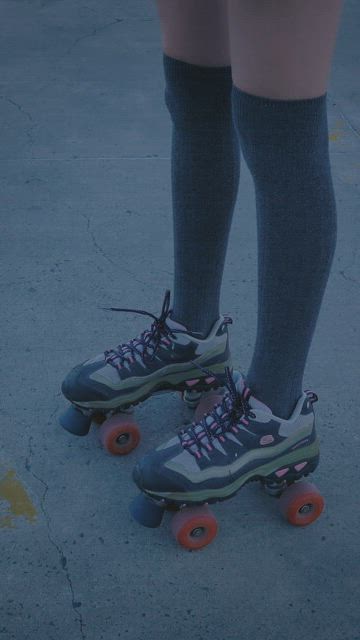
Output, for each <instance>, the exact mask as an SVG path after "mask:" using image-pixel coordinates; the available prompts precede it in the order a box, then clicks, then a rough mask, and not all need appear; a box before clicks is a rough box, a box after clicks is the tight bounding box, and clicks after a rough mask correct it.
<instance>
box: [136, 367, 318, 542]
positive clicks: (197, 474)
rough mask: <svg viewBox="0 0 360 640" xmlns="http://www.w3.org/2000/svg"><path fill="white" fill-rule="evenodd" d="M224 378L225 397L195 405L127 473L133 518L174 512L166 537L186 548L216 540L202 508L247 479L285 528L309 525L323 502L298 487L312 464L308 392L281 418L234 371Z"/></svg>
mask: <svg viewBox="0 0 360 640" xmlns="http://www.w3.org/2000/svg"><path fill="white" fill-rule="evenodd" d="M207 373H208V374H210V373H211V371H209V370H207ZM226 378H227V381H226V383H225V387H227V391H226V392H225V393H223V394H222V395H220V394H219V395H217V396H216V395H215V396H214V397H213V401H212V407H209V403H208V402H207V406H205V401H204V400H202V401H201V402H200V404H199V406H198V408H197V410H196V414H195V420H194V422H192V423H191V424H189V425H188V426H187V427H185V428H184V429H182V430H181V431H180V433H179V434H178V435H176V436H174V437H172V438H171V439H169V440H168V441H167V442H164V443H162V444H161V445H160V446H158V447H157V448H156V449H153V450H152V451H149V452H148V453H147V454H146V455H145V456H144V457H143V458H142V459H141V460H140V461H139V462H138V463H137V465H136V466H135V468H134V472H133V478H134V481H135V483H136V484H137V486H138V487H139V489H140V490H141V493H140V495H139V496H138V497H137V498H135V500H134V501H133V502H132V504H131V507H130V511H131V513H132V515H133V517H134V518H135V519H136V520H137V521H138V522H139V523H140V524H143V525H145V526H148V527H156V526H159V525H160V523H161V520H162V516H163V513H164V511H165V510H166V509H171V510H177V511H178V513H177V514H176V515H175V516H174V518H173V521H172V529H173V533H174V535H175V537H176V539H177V541H178V542H179V543H180V544H182V545H183V546H185V547H186V548H188V549H199V548H201V547H203V546H206V545H207V544H209V542H211V540H212V539H213V538H214V537H215V535H216V531H217V524H216V519H215V517H214V516H213V515H212V513H211V512H210V510H209V509H208V507H207V504H209V503H213V502H218V501H222V500H227V499H228V498H231V497H232V496H234V495H235V494H236V493H237V492H238V491H239V490H240V489H241V488H242V487H243V486H245V484H247V483H248V482H251V481H253V480H259V481H260V482H261V483H262V484H263V485H264V486H265V488H266V490H267V492H268V493H269V494H270V495H273V496H277V497H279V498H280V508H281V510H282V513H283V515H285V517H286V518H287V520H288V521H289V522H290V523H291V524H294V525H301V526H304V525H307V524H310V523H311V522H313V521H314V520H316V518H318V517H319V515H320V513H321V511H322V508H323V504H324V501H323V499H322V497H321V495H320V493H319V491H318V490H317V489H316V487H315V486H314V485H312V484H310V483H307V482H298V481H299V480H300V479H301V478H302V477H303V476H306V475H308V474H309V473H311V472H313V471H314V470H315V469H316V467H317V465H318V462H319V441H318V438H317V435H316V430H315V418H314V411H313V407H312V405H313V403H314V402H316V401H317V399H318V398H317V396H316V394H315V393H313V392H312V391H305V392H303V394H302V396H301V397H300V398H299V400H298V402H297V405H296V407H295V409H294V411H293V414H292V415H291V416H290V418H289V419H288V420H284V419H282V418H279V417H277V416H276V415H274V414H273V413H272V411H271V409H270V407H268V406H267V405H265V404H264V403H263V402H261V401H260V400H258V399H257V398H255V397H254V396H253V394H252V392H251V390H250V389H249V387H248V386H247V384H246V381H245V378H244V376H243V375H242V374H241V373H240V372H238V371H235V372H232V373H230V369H229V368H227V369H226ZM202 409H204V411H203V412H202ZM201 412H202V413H201Z"/></svg>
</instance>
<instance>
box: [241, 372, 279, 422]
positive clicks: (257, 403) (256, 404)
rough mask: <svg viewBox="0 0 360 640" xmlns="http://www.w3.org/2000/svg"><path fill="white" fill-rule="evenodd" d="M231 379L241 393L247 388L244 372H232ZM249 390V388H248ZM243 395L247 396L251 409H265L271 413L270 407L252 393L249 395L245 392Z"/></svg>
mask: <svg viewBox="0 0 360 640" xmlns="http://www.w3.org/2000/svg"><path fill="white" fill-rule="evenodd" d="M233 379H234V382H235V387H236V389H237V391H238V392H239V393H241V394H243V392H244V391H245V389H248V388H249V387H248V386H247V384H246V380H245V376H244V374H243V373H241V372H240V371H235V372H233ZM250 392H251V389H250ZM245 397H246V398H249V405H250V407H251V408H252V409H255V410H256V409H258V410H261V411H265V413H272V411H271V409H270V407H268V406H267V404H265V403H264V402H261V400H258V399H257V398H255V396H253V395H251V396H250V397H249V392H247V393H246V396H245Z"/></svg>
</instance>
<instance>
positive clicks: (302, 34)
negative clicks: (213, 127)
mask: <svg viewBox="0 0 360 640" xmlns="http://www.w3.org/2000/svg"><path fill="white" fill-rule="evenodd" d="M155 2H156V6H157V10H158V15H159V19H160V27H161V34H162V46H163V50H164V52H165V53H166V54H167V55H169V56H172V57H174V58H177V59H178V60H183V61H185V62H190V63H192V64H197V65H203V66H214V67H221V66H230V65H231V68H232V78H233V83H234V85H235V86H236V87H238V88H239V89H242V90H243V91H246V92H247V93H251V94H253V95H257V96H263V97H267V98H273V99H279V100H300V99H306V98H314V97H317V96H320V95H323V94H324V93H325V92H326V91H327V86H328V81H329V75H330V70H331V62H332V57H333V52H334V48H335V43H336V36H337V31H338V27H339V23H340V20H341V12H342V8H343V4H344V0H155Z"/></svg>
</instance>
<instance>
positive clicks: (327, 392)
mask: <svg viewBox="0 0 360 640" xmlns="http://www.w3.org/2000/svg"><path fill="white" fill-rule="evenodd" d="M2 14H3V17H2V24H3V28H2V34H1V43H2V44H1V49H2V55H1V61H0V65H1V76H0V77H1V81H0V82H1V92H0V93H1V95H0V110H1V128H2V132H1V147H0V154H1V171H0V180H1V193H2V215H1V235H0V241H1V245H2V262H1V273H0V277H1V351H2V364H3V366H2V372H1V387H2V393H1V396H2V397H1V445H0V446H1V449H0V527H1V530H0V537H1V549H2V551H1V557H0V568H1V576H2V577H1V587H0V636H1V638H2V639H3V640H10V639H13V638H15V639H16V640H30V639H31V640H35V639H36V640H40V639H41V640H42V639H46V640H64V639H66V640H77V639H78V638H79V639H84V638H86V639H87V640H102V639H104V640H115V639H116V638H120V637H121V638H129V639H131V640H135V639H136V640H142V639H146V640H147V639H148V638H154V639H155V638H159V639H161V640H162V639H165V638H169V637H171V638H174V640H175V639H179V640H183V639H185V638H192V639H194V640H205V639H207V638H215V639H216V640H238V639H240V638H241V640H250V639H251V640H254V639H257V638H266V640H285V639H288V638H291V639H292V640H297V639H300V638H309V637H312V638H317V639H319V640H325V639H328V638H330V639H331V640H359V638H360V630H359V629H360V620H359V604H360V603H359V595H358V594H359V591H358V590H359V577H360V576H359V560H360V557H359V525H360V522H359V496H358V487H359V422H360V416H359V401H358V394H359V367H358V363H359V333H358V326H359V285H360V275H359V252H358V251H359V231H360V221H359V173H360V140H359V131H360V92H359V83H358V78H359V63H360V56H359V46H358V43H359V35H358V34H359V26H360V5H359V3H358V2H356V0H349V1H348V2H346V3H345V8H344V13H343V21H342V25H341V29H340V33H339V37H338V41H337V48H336V53H335V58H334V64H333V70H332V77H331V82H330V86H329V91H328V98H329V100H328V106H329V127H330V141H331V142H330V145H331V161H332V167H333V178H334V186H335V190H336V197H337V203H338V244H337V251H336V256H335V259H334V262H333V266H332V272H331V276H330V280H329V283H328V287H327V291H326V295H325V299H324V303H323V307H322V310H321V315H320V319H319V323H318V326H317V330H316V334H315V336H314V340H313V344H312V348H311V352H310V355H309V359H308V364H307V369H306V374H305V380H304V388H310V389H314V391H316V393H317V394H318V395H319V402H318V403H317V404H316V405H315V413H316V417H317V425H318V431H319V434H320V439H321V447H322V463H321V465H320V467H319V469H318V472H317V474H316V483H317V485H318V487H319V488H320V489H321V491H322V493H323V495H324V496H325V499H326V510H325V511H324V514H323V516H322V517H321V518H320V519H319V520H318V521H317V522H316V523H314V524H313V525H312V526H310V527H307V528H304V529H302V528H295V527H291V526H290V525H288V524H287V523H286V522H285V521H283V520H282V519H281V517H280V516H279V514H278V512H277V503H276V500H274V499H270V498H269V497H268V496H266V495H265V494H264V493H263V492H262V491H261V490H260V487H259V486H257V485H256V484H254V485H250V486H248V487H247V488H246V489H244V491H243V492H241V494H239V495H238V496H237V497H236V498H235V499H234V500H231V501H228V502H225V503H223V504H221V505H216V506H215V507H214V512H215V513H216V515H217V517H218V520H219V525H220V533H219V535H218V537H217V539H216V540H215V541H214V542H213V544H212V545H210V546H209V547H207V548H206V549H204V550H202V551H200V552H197V553H191V552H188V551H186V550H183V549H182V548H181V547H179V546H177V545H176V543H175V542H174V540H173V539H172V537H171V535H170V528H169V518H166V521H165V523H164V525H163V526H162V527H161V528H160V529H157V530H149V529H145V528H142V527H140V526H139V525H138V524H136V523H135V522H134V521H132V519H131V518H130V516H129V513H128V504H129V501H130V500H131V499H132V498H133V496H135V495H136V494H137V490H136V487H135V486H134V484H133V483H132V480H131V470H132V468H133V465H134V462H135V461H136V460H137V459H138V458H139V457H140V456H142V455H143V454H144V453H145V452H146V451H147V450H148V449H149V448H150V447H152V446H153V445H154V444H155V443H158V442H160V441H162V440H164V439H165V438H166V437H167V436H168V435H169V434H170V433H171V432H172V430H173V429H174V428H175V427H178V426H179V425H181V424H182V423H185V422H187V421H188V420H189V418H191V416H192V413H191V411H190V410H189V409H188V408H187V407H186V406H185V405H183V404H182V403H181V401H180V399H179V397H178V395H177V394H168V395H163V396H159V397H157V398H156V397H153V398H151V399H150V400H149V401H148V402H147V403H146V404H143V405H142V406H140V407H139V408H138V410H137V412H136V415H137V417H138V420H139V422H140V424H141V426H142V433H143V439H142V442H141V444H140V446H139V447H138V449H137V450H136V451H134V452H133V454H132V455H130V456H128V457H125V458H123V459H122V458H119V457H111V456H110V455H109V454H107V453H105V451H104V450H103V449H102V448H101V446H100V443H99V441H98V435H97V433H96V429H95V428H94V429H93V430H92V431H91V433H90V435H89V436H88V437H87V438H83V439H78V438H75V437H71V436H70V434H68V433H66V432H65V431H64V430H63V429H61V427H60V426H59V424H58V415H59V413H60V412H61V411H62V410H63V408H64V407H65V406H66V403H65V401H64V399H63V398H62V396H61V394H60V384H61V381H62V379H63V377H64V375H65V374H66V373H67V371H68V370H69V369H70V367H72V366H73V365H74V364H77V363H78V362H81V361H82V360H84V359H86V358H88V357H90V356H92V355H95V354H97V353H99V352H102V351H103V350H104V349H106V348H110V347H112V346H115V345H117V344H119V342H122V341H125V340H128V339H130V338H131V337H134V336H136V335H138V333H139V332H140V331H142V330H144V329H145V327H148V326H149V324H148V322H147V320H146V318H145V319H144V317H143V316H140V315H136V314H133V313H130V314H126V313H110V312H105V311H103V310H102V309H101V307H102V306H111V305H112V306H121V307H130V308H135V309H136V308H140V309H145V310H148V311H151V312H152V313H155V314H158V313H160V309H161V304H162V301H163V296H164V292H165V289H166V288H170V289H171V288H172V284H173V282H172V275H173V274H172V260H173V246H172V218H171V191H170V158H169V155H170V133H171V125H170V119H169V116H168V113H167V111H166V107H165V104H164V101H163V87H164V80H163V72H162V58H161V55H162V51H161V40H160V29H159V24H158V19H157V15H156V10H155V7H154V5H153V3H151V2H146V1H145V0H136V1H134V0H133V1H130V0H123V1H122V2H121V3H120V4H119V3H118V2H114V0H105V2H102V3H99V2H95V1H94V0H87V1H86V2H85V1H82V0H80V1H79V2H77V3H74V2H70V0H62V1H60V0H57V1H56V0H33V1H32V2H30V1H26V0H23V1H22V2H20V0H17V1H14V0H3V3H2ZM223 282H224V284H223V290H222V303H221V310H222V312H229V313H231V314H232V316H233V319H234V324H233V326H232V327H230V334H231V344H232V352H233V359H234V364H235V366H236V367H237V368H240V369H241V370H243V371H246V369H247V367H248V366H249V364H250V359H251V351H252V348H253V345H254V339H255V320H254V318H255V317H256V227H255V204H254V193H253V186H252V182H251V179H250V175H249V172H248V170H247V168H246V166H245V163H244V162H243V163H242V173H241V185H240V189H239V198H238V203H237V207H236V212H235V215H234V222H233V227H232V235H231V238H230V243H229V251H228V256H227V263H226V268H225V273H224V281H223ZM149 321H150V319H149ZM150 322H151V321H150Z"/></svg>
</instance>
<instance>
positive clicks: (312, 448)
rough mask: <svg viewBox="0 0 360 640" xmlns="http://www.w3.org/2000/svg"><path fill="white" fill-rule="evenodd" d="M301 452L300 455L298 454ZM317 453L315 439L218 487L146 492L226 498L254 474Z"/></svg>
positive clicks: (174, 497)
mask: <svg viewBox="0 0 360 640" xmlns="http://www.w3.org/2000/svg"><path fill="white" fill-rule="evenodd" d="M299 453H301V456H299ZM318 454H319V441H318V439H316V440H315V441H314V442H313V443H312V444H311V445H309V446H307V447H304V448H300V449H297V450H295V451H292V452H291V453H289V454H287V455H285V456H282V457H280V458H276V459H275V460H272V461H271V462H268V463H267V464H264V465H262V466H260V467H257V468H255V469H251V470H250V471H248V472H247V473H245V474H244V475H243V476H241V477H240V478H237V480H235V481H234V482H232V483H231V484H229V485H227V486H226V487H221V488H220V489H202V490H201V491H191V492H190V493H163V492H158V491H149V490H146V493H148V494H150V495H153V496H154V497H158V498H167V499H168V500H170V501H171V500H173V501H174V502H184V503H191V502H195V503H197V502H206V500H210V499H212V498H220V499H221V498H228V497H230V496H231V495H232V494H233V493H236V492H237V491H238V490H239V489H240V488H241V487H242V486H243V485H244V484H245V483H246V482H247V481H248V480H250V479H251V478H252V477H255V476H262V477H264V478H265V477H266V476H269V475H271V474H272V473H274V472H275V471H277V470H278V469H280V468H281V467H287V466H289V465H292V464H296V463H297V462H300V461H302V460H304V459H306V460H308V461H310V460H311V459H312V458H315V457H316V456H317V455H318Z"/></svg>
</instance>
